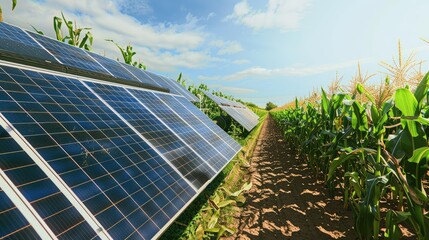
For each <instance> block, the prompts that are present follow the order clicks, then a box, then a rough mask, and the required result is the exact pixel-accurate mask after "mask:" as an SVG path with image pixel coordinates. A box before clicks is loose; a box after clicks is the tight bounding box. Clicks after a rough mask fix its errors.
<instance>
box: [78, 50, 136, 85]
mask: <svg viewBox="0 0 429 240" xmlns="http://www.w3.org/2000/svg"><path fill="white" fill-rule="evenodd" d="M86 53H87V54H89V55H90V56H91V57H92V58H94V59H95V60H96V61H97V62H99V63H100V64H101V65H103V67H104V68H106V69H107V70H108V71H109V72H110V73H111V74H112V75H113V76H114V77H117V78H122V79H125V80H130V81H135V82H138V81H139V80H138V79H137V78H135V77H134V76H133V75H132V74H130V73H129V72H128V71H126V70H125V69H124V68H123V67H122V66H121V63H120V62H118V61H115V60H113V59H110V58H107V57H104V56H101V55H99V54H96V53H93V52H86Z"/></svg>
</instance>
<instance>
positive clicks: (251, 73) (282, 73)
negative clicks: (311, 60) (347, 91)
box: [222, 60, 365, 81]
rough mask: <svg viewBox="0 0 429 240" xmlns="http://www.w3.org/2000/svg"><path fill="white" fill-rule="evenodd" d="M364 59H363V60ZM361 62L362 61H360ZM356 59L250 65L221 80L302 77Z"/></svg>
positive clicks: (349, 64)
mask: <svg viewBox="0 0 429 240" xmlns="http://www.w3.org/2000/svg"><path fill="white" fill-rule="evenodd" d="M364 61H365V60H364ZM361 62H362V61H361ZM357 63H358V61H349V62H344V63H338V64H325V65H320V66H313V67H284V68H271V69H270V68H263V67H251V68H247V69H245V70H242V71H239V72H236V73H233V74H231V75H228V76H224V77H222V80H229V81H232V80H241V79H246V78H269V77H302V76H310V75H316V74H320V73H324V72H329V71H336V70H339V69H342V68H347V67H351V66H355V65H356V64H357Z"/></svg>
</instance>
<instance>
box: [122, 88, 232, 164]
mask: <svg viewBox="0 0 429 240" xmlns="http://www.w3.org/2000/svg"><path fill="white" fill-rule="evenodd" d="M130 92H131V93H132V94H133V95H134V96H135V97H136V98H137V99H138V100H139V101H140V102H141V103H143V104H144V105H145V106H147V107H148V108H149V109H151V111H152V112H153V113H154V114H155V115H156V116H157V117H158V118H159V119H160V120H162V121H163V122H164V123H165V124H166V125H168V126H169V127H170V128H171V129H172V131H173V132H174V133H175V134H176V135H177V136H179V137H180V138H181V139H183V141H184V142H185V143H186V144H187V145H189V146H190V147H191V148H192V149H193V150H194V151H195V152H196V153H197V154H198V155H199V156H200V157H201V158H202V159H206V161H207V162H208V163H209V166H210V167H211V168H212V169H213V170H215V171H217V168H216V166H217V163H218V162H219V163H222V162H227V161H228V160H229V159H226V157H225V156H223V154H222V153H220V152H219V151H218V150H217V149H216V148H214V147H213V146H212V145H211V144H210V143H209V142H208V141H207V139H205V138H204V137H202V136H201V135H200V133H198V132H197V131H195V129H194V128H193V127H192V126H190V125H189V123H187V122H185V121H184V120H182V119H181V118H180V117H179V116H178V115H177V114H175V113H174V112H173V111H172V109H171V108H170V106H167V105H166V104H164V103H163V102H162V101H160V100H159V99H158V98H157V97H156V96H155V94H153V93H151V92H144V91H137V90H130Z"/></svg>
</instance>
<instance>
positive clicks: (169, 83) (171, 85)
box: [144, 71, 200, 102]
mask: <svg viewBox="0 0 429 240" xmlns="http://www.w3.org/2000/svg"><path fill="white" fill-rule="evenodd" d="M144 73H145V74H147V75H148V76H149V77H150V78H151V79H153V80H154V81H155V82H157V83H158V84H160V85H161V86H162V87H165V88H168V89H170V91H171V92H172V93H174V94H177V95H181V96H184V97H185V98H187V99H188V100H189V101H191V102H199V101H200V99H198V98H197V97H196V96H194V95H193V94H192V93H190V92H189V91H188V90H186V89H185V88H184V87H183V86H182V85H180V84H179V83H178V82H176V81H174V80H171V79H169V78H166V77H163V76H160V75H156V74H154V73H151V72H149V71H144Z"/></svg>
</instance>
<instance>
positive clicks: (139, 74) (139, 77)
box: [120, 63, 169, 89]
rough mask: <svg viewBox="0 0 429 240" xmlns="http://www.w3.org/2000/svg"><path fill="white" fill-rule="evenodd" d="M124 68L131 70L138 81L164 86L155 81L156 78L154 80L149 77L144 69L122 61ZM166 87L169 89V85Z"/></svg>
mask: <svg viewBox="0 0 429 240" xmlns="http://www.w3.org/2000/svg"><path fill="white" fill-rule="evenodd" d="M120 64H121V66H122V68H125V69H126V70H125V71H127V72H129V73H130V74H131V75H132V76H133V77H134V78H135V79H137V81H140V82H142V83H146V84H149V85H153V86H159V87H164V86H162V85H160V84H158V83H157V82H155V81H154V80H152V79H151V78H150V77H148V76H147V75H146V74H145V73H144V72H143V70H141V69H139V68H136V67H134V66H131V65H129V64H125V63H120ZM165 88H166V89H169V88H167V87H165Z"/></svg>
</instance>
